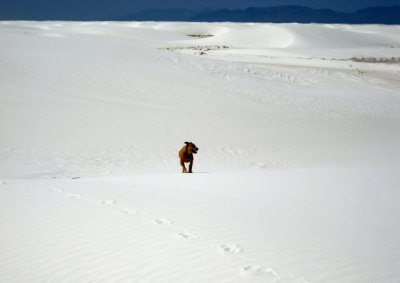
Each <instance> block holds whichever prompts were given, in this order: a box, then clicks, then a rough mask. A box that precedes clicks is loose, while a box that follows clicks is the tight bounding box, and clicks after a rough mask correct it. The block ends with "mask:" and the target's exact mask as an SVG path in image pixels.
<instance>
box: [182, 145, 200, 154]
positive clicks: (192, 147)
mask: <svg viewBox="0 0 400 283" xmlns="http://www.w3.org/2000/svg"><path fill="white" fill-rule="evenodd" d="M185 144H186V145H187V151H188V153H189V154H191V153H194V154H196V153H197V151H198V150H199V148H198V147H197V146H196V145H195V144H194V143H192V142H185Z"/></svg>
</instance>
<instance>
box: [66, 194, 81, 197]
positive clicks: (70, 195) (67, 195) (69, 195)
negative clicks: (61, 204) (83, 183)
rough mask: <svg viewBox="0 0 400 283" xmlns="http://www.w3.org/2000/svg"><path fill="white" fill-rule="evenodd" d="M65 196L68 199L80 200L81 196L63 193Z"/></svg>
mask: <svg viewBox="0 0 400 283" xmlns="http://www.w3.org/2000/svg"><path fill="white" fill-rule="evenodd" d="M65 196H66V197H68V198H82V196H81V195H79V194H71V193H65Z"/></svg>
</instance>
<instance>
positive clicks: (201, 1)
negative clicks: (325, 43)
mask: <svg viewBox="0 0 400 283" xmlns="http://www.w3.org/2000/svg"><path fill="white" fill-rule="evenodd" d="M282 5H301V6H308V7H311V8H329V9H332V10H335V11H345V12H352V11H355V10H358V9H362V8H367V7H371V6H391V5H400V0H0V17H2V18H4V17H14V16H18V17H22V18H23V17H31V16H32V15H33V16H35V15H52V16H53V17H58V16H59V15H70V16H73V17H74V18H79V17H85V16H88V15H89V16H91V17H97V16H98V17H108V16H117V15H123V14H126V13H131V12H135V11H141V10H144V9H154V8H155V9H168V8H188V9H201V8H204V7H209V8H217V9H221V8H227V9H239V8H247V7H263V6H264V7H266V6H282Z"/></svg>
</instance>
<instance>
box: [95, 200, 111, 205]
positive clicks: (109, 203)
mask: <svg viewBox="0 0 400 283" xmlns="http://www.w3.org/2000/svg"><path fill="white" fill-rule="evenodd" d="M95 203H97V204H101V205H113V204H115V203H116V201H115V200H99V201H95Z"/></svg>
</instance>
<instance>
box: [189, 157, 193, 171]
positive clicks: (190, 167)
mask: <svg viewBox="0 0 400 283" xmlns="http://www.w3.org/2000/svg"><path fill="white" fill-rule="evenodd" d="M192 167H193V160H191V161H190V163H189V173H192Z"/></svg>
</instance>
